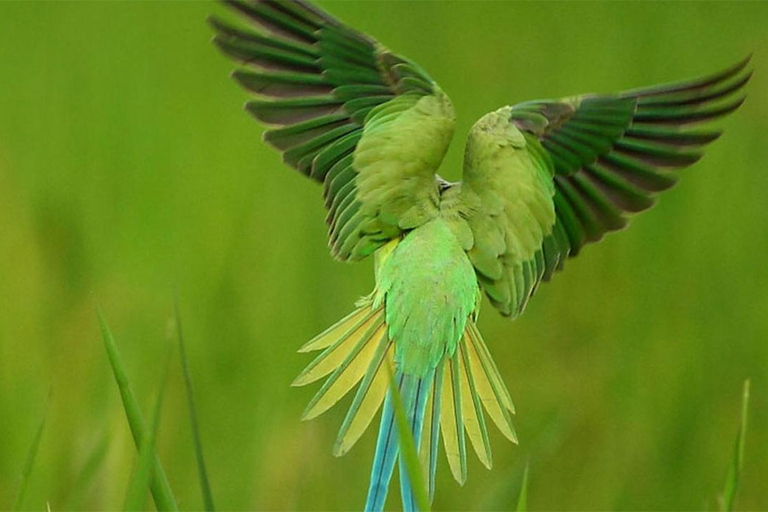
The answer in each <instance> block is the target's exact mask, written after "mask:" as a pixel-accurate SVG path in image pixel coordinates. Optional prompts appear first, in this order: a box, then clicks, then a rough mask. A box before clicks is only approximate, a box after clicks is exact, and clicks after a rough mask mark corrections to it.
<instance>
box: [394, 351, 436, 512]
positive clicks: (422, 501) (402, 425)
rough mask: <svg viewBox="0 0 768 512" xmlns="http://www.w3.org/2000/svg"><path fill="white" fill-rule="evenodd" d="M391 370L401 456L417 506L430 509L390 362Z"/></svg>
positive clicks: (426, 511)
mask: <svg viewBox="0 0 768 512" xmlns="http://www.w3.org/2000/svg"><path fill="white" fill-rule="evenodd" d="M387 371H388V372H389V392H390V393H392V403H393V408H394V410H395V423H396V425H397V434H398V437H399V439H400V457H403V461H404V462H405V469H406V471H407V472H408V478H409V479H410V481H411V488H412V489H413V495H414V498H415V499H416V506H417V508H418V509H419V510H421V511H423V512H428V511H429V493H428V492H427V486H426V483H425V482H424V474H423V472H422V470H421V465H420V464H419V454H418V452H417V451H416V444H415V443H414V442H413V436H412V435H411V429H410V427H409V426H408V417H407V416H406V413H405V406H404V405H403V398H402V397H401V396H400V390H399V389H398V388H397V385H396V384H395V376H394V374H393V373H392V368H390V366H389V363H387Z"/></svg>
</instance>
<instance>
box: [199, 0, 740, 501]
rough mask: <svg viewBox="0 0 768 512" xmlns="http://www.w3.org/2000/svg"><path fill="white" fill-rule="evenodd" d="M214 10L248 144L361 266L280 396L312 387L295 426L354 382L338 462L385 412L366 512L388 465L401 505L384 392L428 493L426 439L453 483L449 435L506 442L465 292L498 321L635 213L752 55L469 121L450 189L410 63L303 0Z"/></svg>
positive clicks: (650, 199) (455, 456) (457, 456)
mask: <svg viewBox="0 0 768 512" xmlns="http://www.w3.org/2000/svg"><path fill="white" fill-rule="evenodd" d="M225 3H226V4H227V5H229V6H230V7H231V8H232V9H234V11H236V12H237V13H239V14H240V15H241V16H242V18H243V23H242V24H235V25H233V24H230V23H228V22H225V21H222V20H220V19H217V18H213V19H212V20H211V23H212V25H213V27H214V29H215V31H216V36H215V38H214V41H215V43H216V45H218V47H219V48H220V49H221V50H222V51H223V52H224V53H225V54H226V55H228V56H229V57H231V58H233V59H234V60H236V61H237V62H239V63H240V64H241V68H240V69H238V70H236V71H235V72H234V74H233V76H234V78H235V79H236V80H237V81H238V82H239V83H240V84H241V85H242V86H243V87H245V89H247V90H248V91H249V92H250V93H252V94H253V95H254V96H255V97H256V98H255V99H253V100H251V101H249V102H248V103H247V105H246V109H247V110H248V111H249V112H250V113H251V114H253V116H254V117H255V118H256V119H257V120H258V121H260V122H261V123H263V124H265V125H267V126H268V129H267V130H266V131H265V132H264V136H263V138H264V140H265V141H266V142H267V143H268V144H270V145H271V146H273V147H274V148H275V149H277V150H278V151H280V152H281V153H282V158H283V161H284V162H285V163H286V164H287V165H289V166H290V167H293V168H294V169H296V170H298V171H299V172H301V173H302V174H305V175H306V176H308V177H309V178H311V179H312V180H314V181H316V182H318V183H320V184H321V185H322V187H323V197H324V199H325V205H326V207H327V210H328V216H327V218H326V222H327V223H328V226H329V237H330V243H329V245H330V250H331V253H332V254H333V256H334V257H335V258H336V259H338V260H341V261H359V260H362V259H364V258H366V257H368V256H371V255H373V258H374V261H375V280H376V285H375V288H374V290H373V291H372V292H371V293H370V294H369V295H368V296H365V297H363V298H361V299H360V300H359V301H358V302H357V304H356V309H355V310H354V311H353V312H352V313H351V314H350V315H349V316H347V317H345V318H343V319H342V320H340V321H339V322H338V323H336V324H335V325H333V326H332V327H330V328H329V329H328V330H326V331H325V332H323V333H322V334H320V335H319V336H317V337H316V338H314V339H313V340H311V341H309V342H308V343H307V344H305V345H304V346H303V347H301V349H300V352H310V351H322V352H321V353H320V355H319V356H317V357H316V359H314V360H313V361H312V362H311V363H310V364H309V366H308V367H307V368H306V369H305V370H304V371H303V372H302V373H301V374H300V375H299V376H298V377H297V378H296V380H295V381H294V385H298V386H301V385H305V384H309V383H311V382H315V381H317V380H319V379H322V378H325V382H324V384H323V385H322V387H321V388H320V390H319V392H318V393H317V395H315V397H314V398H313V399H312V401H311V402H310V404H309V405H308V407H307V409H306V411H305V413H304V418H306V419H309V418H314V417H316V416H318V415H319V414H321V413H323V412H324V411H326V410H328V409H329V408H330V407H331V406H333V405H334V404H335V403H337V402H338V401H339V400H340V399H341V398H342V397H343V396H344V395H346V394H347V393H348V392H349V391H350V390H351V389H352V388H354V387H355V386H357V391H356V393H355V395H354V398H353V399H352V404H351V406H350V408H349V412H348V413H347V416H346V418H345V419H344V421H343V423H342V426H341V429H340V432H339V434H338V438H337V440H336V443H335V445H334V447H333V453H334V454H335V455H343V454H345V453H346V452H347V451H349V450H350V448H352V446H353V445H354V444H355V442H356V441H357V440H358V439H359V438H360V436H361V435H362V434H363V432H364V431H365V430H366V429H367V427H368V425H369V424H370V423H371V421H372V419H373V417H374V416H375V415H376V413H377V412H378V410H379V409H382V404H383V410H382V414H381V420H380V426H379V436H378V440H377V444H376V452H375V455H374V460H373V467H372V469H371V479H370V487H369V490H368V497H367V501H366V503H365V509H366V510H372V511H378V510H382V509H383V507H384V504H385V501H386V498H387V489H388V486H389V482H390V480H391V478H392V474H393V471H394V467H395V465H396V464H397V463H398V459H399V458H400V461H399V463H400V471H399V473H400V490H401V497H402V502H403V508H404V510H414V509H416V508H417V504H416V502H415V496H414V490H413V487H412V485H413V484H412V482H411V479H409V477H408V473H407V468H406V466H405V465H404V462H403V459H402V457H399V454H400V441H399V439H400V437H399V436H400V434H399V432H398V429H397V426H396V420H395V413H396V412H397V411H396V410H395V398H393V395H392V391H393V390H399V395H400V397H401V399H402V404H403V405H404V410H405V416H406V418H407V422H408V427H409V429H410V431H411V435H412V436H413V440H414V442H415V446H416V447H417V448H418V450H419V454H420V458H421V461H422V465H423V467H424V471H425V475H426V481H427V486H428V490H429V496H430V499H431V498H432V497H433V496H434V492H435V472H436V468H437V455H438V447H439V440H440V438H441V437H442V440H443V446H444V451H445V454H446V456H447V459H448V466H449V467H450V471H451V472H452V474H453V476H454V478H455V479H456V480H457V481H458V482H459V483H460V484H462V483H464V481H465V480H466V477H467V451H468V450H467V446H466V445H467V443H466V441H465V434H466V437H468V438H469V443H470V444H471V446H472V447H473V448H474V451H475V452H476V453H477V456H478V458H479V459H480V461H481V462H482V463H483V464H484V465H485V466H486V467H488V468H490V467H491V463H492V459H491V447H490V443H489V438H488V423H490V422H493V423H494V424H495V425H496V427H498V429H499V430H500V431H501V433H502V434H503V435H504V436H506V437H507V438H508V439H509V440H511V441H512V442H517V437H516V434H515V429H514V427H513V424H512V419H511V415H512V414H513V413H514V406H513V405H512V400H511V398H510V395H509V392H508V391H507V388H506V386H505V385H504V382H503V381H502V378H501V375H500V374H499V371H498V369H497V367H496V364H495V363H494V361H493V358H492V357H491V355H490V352H489V350H488V348H487V346H486V344H485V341H484V340H483V338H482V336H481V335H480V332H479V331H478V329H477V326H476V322H477V317H478V313H479V310H480V303H481V299H482V292H484V293H485V295H487V297H488V299H489V300H490V302H491V304H493V306H495V307H496V309H498V310H499V311H500V312H501V314H503V315H506V316H508V317H510V318H515V317H517V316H519V315H520V314H521V313H522V312H523V310H524V308H525V306H526V304H527V302H528V300H529V299H530V298H531V296H532V295H533V294H534V292H535V291H536V289H537V287H538V285H539V284H540V283H542V282H547V281H549V280H550V279H552V277H553V275H554V274H555V273H556V272H557V271H559V270H561V269H562V268H563V265H564V264H565V262H566V260H567V259H568V258H572V257H574V256H576V255H577V254H578V253H579V251H580V250H581V248H582V247H583V246H584V245H586V244H588V243H591V242H596V241H598V240H600V239H601V238H602V237H603V236H604V235H605V234H606V233H609V232H611V231H615V230H619V229H622V228H624V227H625V226H626V225H627V222H628V217H629V216H630V215H632V214H635V213H638V212H641V211H643V210H646V209H648V208H650V207H651V206H652V205H653V204H654V201H655V197H656V195H657V193H658V192H661V191H663V190H666V189H668V188H670V187H671V186H673V185H674V184H675V182H676V181H677V178H678V176H677V174H676V172H675V171H676V170H678V169H680V168H683V167H687V166H689V165H691V164H693V163H694V162H696V161H697V160H699V158H701V156H702V152H701V151H702V149H703V148H704V146H706V145H707V144H708V143H710V142H712V141H713V140H715V139H716V138H717V137H718V136H719V135H720V133H721V132H720V131H717V130H713V129H701V128H694V127H696V126H698V125H700V124H704V123H707V122H709V121H711V120H714V119H717V118H720V117H723V116H725V115H727V114H729V113H731V112H733V111H734V110H736V109H737V108H738V107H739V106H740V105H741V103H742V102H743V101H744V97H743V95H742V92H741V91H742V89H743V87H744V85H745V84H746V83H747V81H748V80H749V78H750V76H751V73H750V72H749V71H748V70H747V64H748V61H749V59H746V60H744V61H742V62H740V63H738V64H737V65H735V66H733V67H731V68H729V69H726V70H725V71H722V72H720V73H717V74H714V75H711V76H708V77H705V78H701V79H697V80H692V81H687V82H679V83H672V84H668V85H661V86H655V87H648V88H641V89H635V90H631V91H626V92H621V93H617V94H584V95H580V96H571V97H567V98H562V99H554V100H536V101H527V102H524V103H519V104H517V105H512V106H504V107H501V108H499V109H498V110H496V111H494V112H491V113H489V114H487V115H485V116H483V117H482V118H481V119H480V120H479V121H477V123H475V125H474V126H473V127H472V129H471V130H470V132H469V135H468V138H467V143H466V149H465V152H464V162H463V176H462V179H461V181H459V182H457V183H450V182H448V181H446V180H444V179H443V178H441V177H440V176H439V175H437V174H436V173H437V171H438V169H439V167H440V165H441V163H442V161H443V157H444V156H445V153H446V151H447V149H448V146H449V144H450V142H451V138H452V136H453V132H454V124H455V115H454V110H453V107H452V105H451V101H450V99H449V98H448V96H447V95H446V93H445V92H443V90H442V89H441V88H440V87H439V86H438V85H437V84H436V83H435V81H434V80H433V79H432V78H431V77H430V76H429V75H428V74H427V72H426V71H424V69H423V68H422V67H421V66H419V65H418V64H416V63H415V62H413V61H411V60H409V59H408V58H406V57H404V56H401V55H398V54H396V53H393V52H392V51H390V50H389V49H387V48H386V47H385V46H383V45H382V44H380V43H379V42H378V41H376V40H375V39H373V38H372V37H370V36H368V35H366V34H363V33H361V32H359V31H357V30H355V29H354V28H352V27H350V26H348V25H346V24H344V23H342V22H341V21H339V20H337V19H336V18H334V17H333V16H331V15H330V14H328V13H327V12H325V11H323V10H321V9H319V8H318V7H315V6H313V5H311V4H309V3H307V2H305V1H302V0H293V1H279V0H250V1H247V0H227V1H226V2H225ZM391 379H394V384H393V385H392V387H391V388H390V380H391ZM489 419H490V421H489Z"/></svg>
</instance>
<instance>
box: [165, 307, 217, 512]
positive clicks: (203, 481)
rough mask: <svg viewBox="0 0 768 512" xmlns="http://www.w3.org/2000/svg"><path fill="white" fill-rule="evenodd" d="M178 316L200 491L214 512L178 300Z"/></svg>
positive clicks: (176, 308)
mask: <svg viewBox="0 0 768 512" xmlns="http://www.w3.org/2000/svg"><path fill="white" fill-rule="evenodd" d="M174 311H175V314H176V333H177V335H178V338H179V354H180V357H181V370H182V372H183V374H184V387H185V388H186V391H187V404H188V406H189V422H190V424H191V425H192V437H193V438H194V442H195V457H196V458H197V471H198V474H199V476H200V490H201V491H202V493H203V506H204V507H205V510H206V512H213V511H214V510H216V508H215V507H214V505H213V494H212V493H211V485H210V483H209V482H208V471H207V470H206V469H205V459H204V458H203V444H202V442H201V441H200V428H199V426H198V422H197V407H196V406H195V395H194V392H193V389H192V376H191V373H190V371H189V362H188V360H187V349H186V347H185V345H184V336H183V335H182V330H181V314H180V313H179V302H178V300H177V301H176V302H175V303H174Z"/></svg>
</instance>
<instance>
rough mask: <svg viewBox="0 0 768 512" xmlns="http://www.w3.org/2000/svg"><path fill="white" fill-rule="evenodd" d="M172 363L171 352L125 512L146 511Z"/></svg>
mask: <svg viewBox="0 0 768 512" xmlns="http://www.w3.org/2000/svg"><path fill="white" fill-rule="evenodd" d="M169 362H170V352H169V354H168V357H167V358H166V363H165V371H164V372H163V378H162V380H161V381H160V389H159V390H158V392H157V400H156V402H155V413H154V416H153V418H152V424H151V425H150V427H149V433H148V435H147V436H146V438H145V440H144V442H143V443H142V445H141V448H140V449H139V458H138V463H137V464H136V472H135V473H134V475H133V478H132V479H131V481H130V482H129V483H128V491H127V492H126V495H125V506H124V507H123V510H125V511H137V512H138V511H141V510H146V509H147V508H146V504H147V490H148V488H149V482H150V478H151V476H152V463H153V462H154V457H155V439H157V429H158V425H159V424H160V411H161V409H162V404H163V395H164V393H165V383H166V381H167V380H168V366H169V364H168V363H169Z"/></svg>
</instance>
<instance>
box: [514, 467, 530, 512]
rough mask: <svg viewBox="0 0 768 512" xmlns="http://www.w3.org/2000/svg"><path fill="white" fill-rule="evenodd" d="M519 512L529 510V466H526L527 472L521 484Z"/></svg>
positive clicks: (518, 501) (525, 471) (517, 509)
mask: <svg viewBox="0 0 768 512" xmlns="http://www.w3.org/2000/svg"><path fill="white" fill-rule="evenodd" d="M515 510H516V511H517V512H525V511H526V510H528V464H527V463H526V464H525V470H524V471H523V482H522V483H521V484H520V496H519V497H518V498H517V507H516V508H515Z"/></svg>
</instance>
